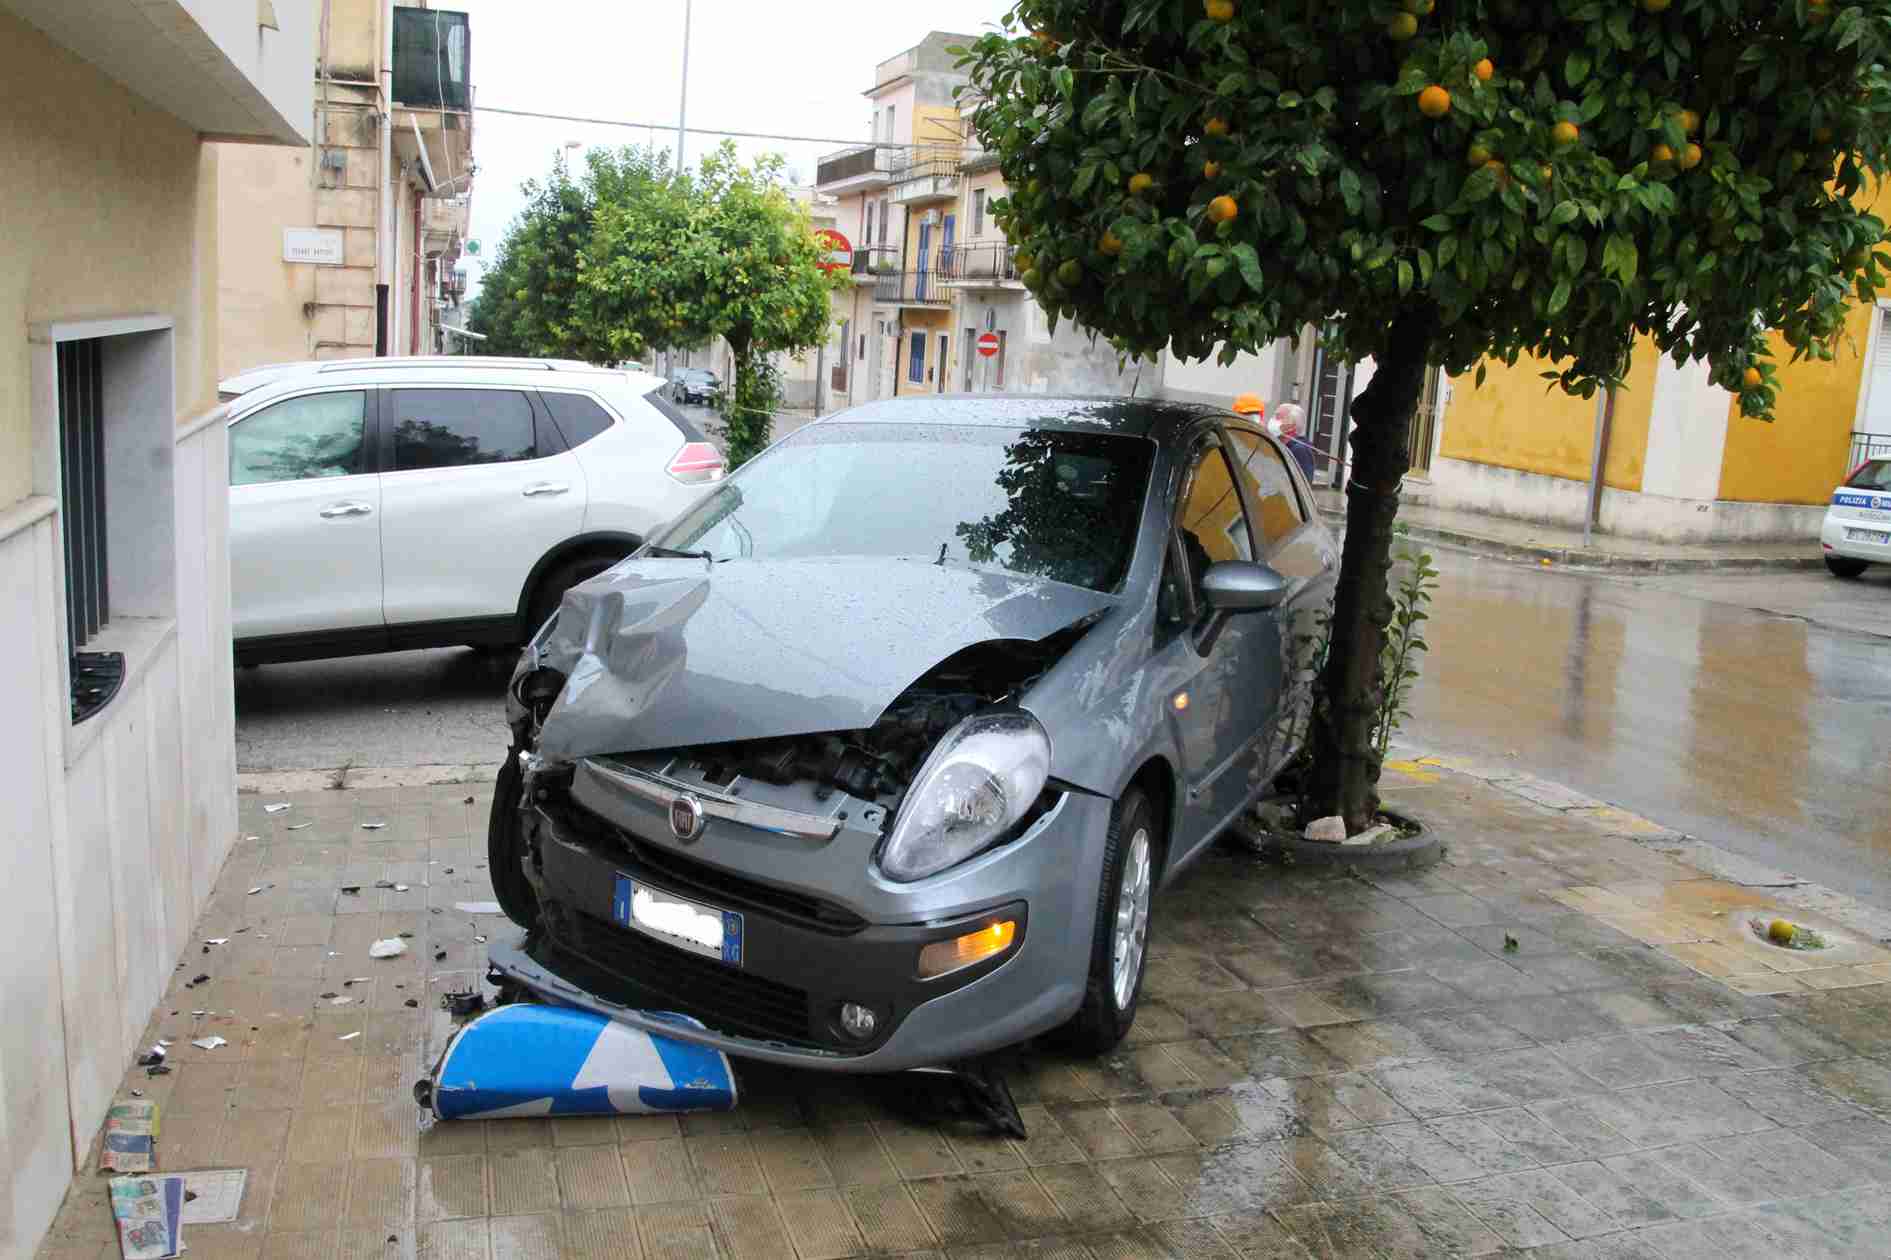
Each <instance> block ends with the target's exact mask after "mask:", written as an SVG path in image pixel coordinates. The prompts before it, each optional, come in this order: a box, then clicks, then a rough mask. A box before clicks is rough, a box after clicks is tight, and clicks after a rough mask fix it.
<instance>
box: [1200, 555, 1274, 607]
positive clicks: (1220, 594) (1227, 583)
mask: <svg viewBox="0 0 1891 1260" xmlns="http://www.w3.org/2000/svg"><path fill="white" fill-rule="evenodd" d="M1286 598H1287V579H1286V578H1284V577H1282V576H1281V575H1280V574H1278V573H1276V572H1275V571H1274V570H1273V569H1270V568H1269V567H1267V566H1266V565H1264V564H1255V563H1254V562H1253V561H1251V560H1223V561H1221V562H1220V563H1218V564H1211V565H1209V566H1208V572H1206V573H1204V574H1202V602H1203V603H1204V604H1207V605H1208V607H1209V610H1210V611H1211V612H1217V613H1244V612H1259V611H1261V610H1262V609H1265V608H1276V607H1278V606H1279V605H1280V602H1281V601H1282V600H1284V599H1286Z"/></svg>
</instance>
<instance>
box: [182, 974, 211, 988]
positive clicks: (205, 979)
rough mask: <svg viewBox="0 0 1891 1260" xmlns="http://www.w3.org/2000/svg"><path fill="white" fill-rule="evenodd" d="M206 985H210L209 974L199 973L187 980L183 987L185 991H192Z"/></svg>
mask: <svg viewBox="0 0 1891 1260" xmlns="http://www.w3.org/2000/svg"><path fill="white" fill-rule="evenodd" d="M208 983H210V973H209V972H199V973H198V974H197V975H194V976H192V977H191V978H190V979H189V980H187V981H185V982H184V987H185V988H186V989H194V988H196V987H197V986H198V985H200V984H208Z"/></svg>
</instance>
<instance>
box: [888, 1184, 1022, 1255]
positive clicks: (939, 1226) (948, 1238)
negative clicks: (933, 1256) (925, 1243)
mask: <svg viewBox="0 0 1891 1260" xmlns="http://www.w3.org/2000/svg"><path fill="white" fill-rule="evenodd" d="M907 1189H908V1190H909V1191H910V1192H911V1193H912V1196H913V1200H914V1202H916V1203H917V1204H919V1210H920V1213H921V1214H922V1215H923V1216H924V1217H925V1218H926V1224H927V1225H928V1226H929V1227H931V1229H932V1232H933V1233H934V1234H935V1235H937V1237H938V1238H939V1241H940V1242H942V1243H944V1244H945V1245H946V1246H948V1247H953V1246H959V1245H962V1244H966V1243H981V1242H996V1241H998V1240H1000V1239H1002V1238H1004V1237H1005V1227H1004V1225H1003V1224H1002V1223H1001V1222H1000V1221H999V1219H998V1217H997V1216H995V1215H993V1213H992V1209H991V1207H990V1205H989V1204H988V1203H986V1201H985V1199H984V1197H983V1196H981V1195H980V1194H979V1192H978V1186H977V1184H976V1183H975V1182H974V1181H973V1180H972V1178H970V1177H967V1176H964V1175H955V1176H947V1177H930V1178H927V1179H925V1180H923V1181H913V1182H909V1183H907Z"/></svg>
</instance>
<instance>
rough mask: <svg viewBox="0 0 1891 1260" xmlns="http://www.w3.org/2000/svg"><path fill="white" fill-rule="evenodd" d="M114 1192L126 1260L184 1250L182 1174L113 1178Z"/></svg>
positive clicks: (157, 1258)
mask: <svg viewBox="0 0 1891 1260" xmlns="http://www.w3.org/2000/svg"><path fill="white" fill-rule="evenodd" d="M111 1192H112V1219H113V1221H115V1222H116V1223H117V1225H118V1250H119V1251H120V1252H121V1253H122V1254H123V1255H124V1257H125V1260H164V1257H168V1256H175V1255H177V1254H178V1253H179V1252H181V1251H182V1250H183V1249H184V1222H183V1215H184V1179H183V1178H182V1177H113V1178H112V1180H111Z"/></svg>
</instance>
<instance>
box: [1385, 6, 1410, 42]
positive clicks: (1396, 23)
mask: <svg viewBox="0 0 1891 1260" xmlns="http://www.w3.org/2000/svg"><path fill="white" fill-rule="evenodd" d="M1385 33H1386V37H1387V38H1388V39H1391V40H1392V41H1393V42H1394V43H1399V44H1402V43H1404V42H1405V41H1406V40H1408V39H1410V38H1411V37H1412V36H1414V35H1416V34H1418V19H1417V18H1415V17H1413V16H1412V15H1411V14H1409V13H1394V14H1393V15H1392V20H1391V21H1390V22H1387V23H1386V24H1385Z"/></svg>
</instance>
